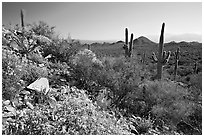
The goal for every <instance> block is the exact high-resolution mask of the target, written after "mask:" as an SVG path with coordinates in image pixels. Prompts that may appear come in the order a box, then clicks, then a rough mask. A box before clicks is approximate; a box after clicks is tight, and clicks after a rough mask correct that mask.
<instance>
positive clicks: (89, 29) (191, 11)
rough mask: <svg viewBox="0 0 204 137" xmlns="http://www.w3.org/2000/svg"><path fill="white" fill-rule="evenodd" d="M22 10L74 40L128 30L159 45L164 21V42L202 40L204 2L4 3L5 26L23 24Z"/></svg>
mask: <svg viewBox="0 0 204 137" xmlns="http://www.w3.org/2000/svg"><path fill="white" fill-rule="evenodd" d="M20 9H25V11H26V18H25V19H26V22H27V23H33V22H38V21H40V20H42V21H45V22H47V23H48V24H49V25H50V26H56V32H57V33H60V34H61V36H63V37H67V36H68V34H69V33H70V34H71V37H72V38H74V39H86V40H124V30H125V27H127V28H129V31H130V32H133V33H134V38H137V37H139V36H147V37H148V38H149V39H151V40H153V41H155V42H158V39H159V38H158V36H159V35H160V29H161V25H162V22H165V23H166V27H165V39H166V40H165V41H166V42H167V41H172V40H174V41H182V40H186V41H194V40H195V41H200V42H201V39H202V37H201V35H202V3H201V2H200V3H199V2H197V3H192V2H186V3H184V2H182V3H178V2H174V3H168V2H164V3H158V2H157V3H156V2H153V3H150V2H145V3H141V2H132V3H130V2H129V3H125V2H117V3H115V2H113V3H107V2H102V3H99V2H97V3H90V2H84V3H81V2H80V3H79V2H78V3H71V2H66V3H65V2H64V3H57V2H49V3H39V2H38V3H30V2H29V3H23V2H20V3H11V2H9V3H5V2H4V3H2V23H3V24H8V23H12V24H17V23H20Z"/></svg>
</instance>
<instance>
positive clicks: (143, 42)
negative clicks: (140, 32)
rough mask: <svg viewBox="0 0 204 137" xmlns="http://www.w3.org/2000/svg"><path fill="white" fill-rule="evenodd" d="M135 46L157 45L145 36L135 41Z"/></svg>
mask: <svg viewBox="0 0 204 137" xmlns="http://www.w3.org/2000/svg"><path fill="white" fill-rule="evenodd" d="M133 44H134V45H139V46H141V45H155V44H156V43H155V42H153V41H151V40H150V39H148V38H146V37H144V36H140V37H139V38H137V39H135V40H133Z"/></svg>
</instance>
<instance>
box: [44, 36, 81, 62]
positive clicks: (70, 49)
mask: <svg viewBox="0 0 204 137" xmlns="http://www.w3.org/2000/svg"><path fill="white" fill-rule="evenodd" d="M77 46H79V44H77V43H74V42H73V43H69V42H68V41H67V40H65V39H58V38H56V39H54V40H53V42H52V44H51V45H50V46H43V48H42V50H43V54H42V55H43V57H46V56H48V55H51V56H52V57H51V58H50V59H49V61H51V62H53V63H56V62H59V61H60V62H66V63H68V64H69V63H70V59H71V58H72V56H74V55H75V54H76V53H77V51H78V48H77Z"/></svg>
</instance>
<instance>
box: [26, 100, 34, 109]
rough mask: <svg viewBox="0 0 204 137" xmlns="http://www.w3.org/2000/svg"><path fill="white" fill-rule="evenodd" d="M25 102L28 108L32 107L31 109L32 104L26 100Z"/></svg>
mask: <svg viewBox="0 0 204 137" xmlns="http://www.w3.org/2000/svg"><path fill="white" fill-rule="evenodd" d="M25 104H26V105H27V106H28V107H29V108H30V109H32V110H33V109H34V106H33V105H32V104H31V103H30V102H28V101H27V102H26V103H25Z"/></svg>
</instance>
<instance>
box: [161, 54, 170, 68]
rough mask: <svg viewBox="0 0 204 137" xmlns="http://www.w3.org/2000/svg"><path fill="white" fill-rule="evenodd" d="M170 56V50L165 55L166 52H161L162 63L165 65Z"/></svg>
mask: <svg viewBox="0 0 204 137" xmlns="http://www.w3.org/2000/svg"><path fill="white" fill-rule="evenodd" d="M164 52H165V51H164ZM170 56H171V51H168V53H167V55H166V52H165V53H164V54H163V58H162V60H163V61H162V64H163V65H165V64H166V63H168V62H169V59H170Z"/></svg>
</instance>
